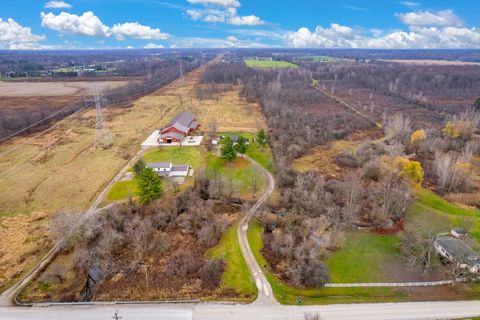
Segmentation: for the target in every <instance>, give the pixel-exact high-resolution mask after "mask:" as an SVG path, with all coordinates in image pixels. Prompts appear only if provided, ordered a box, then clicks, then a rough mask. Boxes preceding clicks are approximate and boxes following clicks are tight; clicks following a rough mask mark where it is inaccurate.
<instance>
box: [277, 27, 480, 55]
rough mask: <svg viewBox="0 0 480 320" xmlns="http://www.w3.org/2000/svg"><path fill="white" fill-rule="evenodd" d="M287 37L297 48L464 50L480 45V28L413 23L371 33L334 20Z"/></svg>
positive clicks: (287, 40) (291, 44)
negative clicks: (398, 28)
mask: <svg viewBox="0 0 480 320" xmlns="http://www.w3.org/2000/svg"><path fill="white" fill-rule="evenodd" d="M285 40H286V43H287V45H290V46H293V47H296V48H301V47H304V48H305V47H310V48H370V49H443V48H452V49H461V48H478V47H480V30H478V29H476V28H465V27H440V28H439V27H435V26H429V27H424V26H412V27H410V29H409V30H408V31H394V32H390V33H386V34H385V35H382V34H381V33H373V34H372V35H371V36H368V35H366V34H365V33H363V31H362V30H359V29H353V28H350V27H347V26H341V25H339V24H335V23H333V24H331V25H330V27H329V28H324V27H321V26H318V27H317V28H315V30H314V31H313V32H312V31H310V30H309V29H308V28H305V27H304V28H300V29H298V30H297V31H296V32H289V33H287V35H286V37H285Z"/></svg>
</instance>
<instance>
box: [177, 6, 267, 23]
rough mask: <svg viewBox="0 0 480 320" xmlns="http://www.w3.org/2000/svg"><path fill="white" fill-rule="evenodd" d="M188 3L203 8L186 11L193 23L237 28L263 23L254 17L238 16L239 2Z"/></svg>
mask: <svg viewBox="0 0 480 320" xmlns="http://www.w3.org/2000/svg"><path fill="white" fill-rule="evenodd" d="M188 2H190V3H192V4H201V5H203V6H205V8H203V9H189V10H187V11H186V14H187V15H188V16H189V17H190V19H192V20H195V21H199V20H201V21H205V22H211V23H228V24H232V25H237V26H258V25H261V24H264V23H265V22H264V21H262V20H261V19H260V18H259V17H257V16H255V15H248V16H240V15H238V13H237V8H238V7H240V2H238V1H236V0H188Z"/></svg>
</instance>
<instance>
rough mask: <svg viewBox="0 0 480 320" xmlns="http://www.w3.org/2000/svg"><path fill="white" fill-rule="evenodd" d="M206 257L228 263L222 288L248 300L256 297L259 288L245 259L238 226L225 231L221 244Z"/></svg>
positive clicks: (223, 276)
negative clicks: (239, 239) (231, 290)
mask: <svg viewBox="0 0 480 320" xmlns="http://www.w3.org/2000/svg"><path fill="white" fill-rule="evenodd" d="M206 257H207V258H210V259H223V260H224V261H225V262H226V269H225V272H224V273H223V275H222V284H221V286H222V288H226V289H233V290H235V291H236V292H237V293H238V294H241V295H243V296H245V297H246V298H253V297H255V296H256V294H257V287H256V286H255V283H254V281H253V278H252V276H251V275H250V271H249V270H248V267H247V264H246V263H245V260H244V259H243V255H242V251H241V249H240V244H239V243H238V238H237V225H236V224H235V225H234V226H232V227H230V228H229V229H228V230H227V231H225V234H224V235H223V236H222V238H221V239H220V243H219V244H218V245H217V246H216V247H214V248H212V249H210V250H209V251H208V252H207V253H206ZM249 300H252V299H249Z"/></svg>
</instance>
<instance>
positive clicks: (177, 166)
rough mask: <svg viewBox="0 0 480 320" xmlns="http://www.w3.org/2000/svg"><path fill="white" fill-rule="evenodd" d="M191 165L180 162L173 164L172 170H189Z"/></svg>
mask: <svg viewBox="0 0 480 320" xmlns="http://www.w3.org/2000/svg"><path fill="white" fill-rule="evenodd" d="M189 167H190V166H189V165H186V164H178V165H174V166H172V171H187V170H188V168H189Z"/></svg>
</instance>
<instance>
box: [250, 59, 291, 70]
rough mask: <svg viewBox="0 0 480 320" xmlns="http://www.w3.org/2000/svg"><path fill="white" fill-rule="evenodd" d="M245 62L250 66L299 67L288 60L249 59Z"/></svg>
mask: <svg viewBox="0 0 480 320" xmlns="http://www.w3.org/2000/svg"><path fill="white" fill-rule="evenodd" d="M244 62H245V64H246V65H247V66H248V67H250V68H298V66H297V65H296V64H293V63H291V62H287V61H275V60H255V59H247V60H244Z"/></svg>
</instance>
